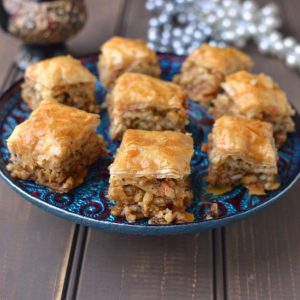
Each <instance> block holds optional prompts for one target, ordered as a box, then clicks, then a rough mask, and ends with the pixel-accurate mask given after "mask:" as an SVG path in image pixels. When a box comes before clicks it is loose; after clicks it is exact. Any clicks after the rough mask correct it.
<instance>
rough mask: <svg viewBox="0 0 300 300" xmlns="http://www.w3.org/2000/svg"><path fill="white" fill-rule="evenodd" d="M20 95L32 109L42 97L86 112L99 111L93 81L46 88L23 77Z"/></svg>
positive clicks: (38, 103)
mask: <svg viewBox="0 0 300 300" xmlns="http://www.w3.org/2000/svg"><path fill="white" fill-rule="evenodd" d="M22 97H23V99H24V101H25V102H26V103H27V105H28V106H29V107H30V108H31V109H33V110H34V109H36V108H38V106H39V105H40V103H41V101H43V100H44V99H48V98H52V99H55V100H56V101H58V102H60V103H63V104H66V105H70V106H74V107H76V108H79V109H82V110H85V111H87V112H92V113H97V112H99V106H98V105H97V104H96V94H95V84H94V82H87V83H78V84H70V85H62V86H56V87H53V88H48V87H45V86H43V85H42V84H40V83H36V82H33V81H30V80H29V79H25V82H24V84H23V85H22Z"/></svg>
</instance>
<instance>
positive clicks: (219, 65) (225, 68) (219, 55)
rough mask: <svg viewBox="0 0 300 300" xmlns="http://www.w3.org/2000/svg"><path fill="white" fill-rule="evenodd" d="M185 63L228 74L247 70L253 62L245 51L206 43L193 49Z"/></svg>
mask: <svg viewBox="0 0 300 300" xmlns="http://www.w3.org/2000/svg"><path fill="white" fill-rule="evenodd" d="M186 62H187V64H189V63H191V62H192V63H194V64H195V65H198V66H202V67H204V68H208V69H213V70H214V71H218V72H220V73H222V74H223V75H228V74H231V73H234V72H237V71H240V70H249V69H250V68H251V67H252V65H253V62H252V60H251V58H250V57H249V56H248V55H246V54H245V53H243V52H241V51H239V50H238V49H236V48H231V47H226V48H220V47H212V46H209V45H207V44H205V45H203V46H201V47H200V48H198V49H196V50H194V51H193V52H192V53H191V54H190V55H189V56H188V58H187V59H186Z"/></svg>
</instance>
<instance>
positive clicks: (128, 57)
mask: <svg viewBox="0 0 300 300" xmlns="http://www.w3.org/2000/svg"><path fill="white" fill-rule="evenodd" d="M98 71H99V78H100V81H101V83H102V84H103V85H104V86H105V87H106V88H111V87H112V86H113V84H114V83H115V80H116V79H117V78H118V77H119V76H120V75H121V74H123V73H125V72H136V73H142V74H147V75H150V76H153V77H159V76H160V72H161V71H160V66H159V61H158V57H157V55H156V53H155V52H154V51H152V50H151V49H149V48H148V47H147V44H146V43H145V42H144V41H143V40H139V39H130V38H124V37H113V38H111V39H110V40H108V41H107V42H105V43H104V44H103V45H102V46H101V47H100V56H99V63H98Z"/></svg>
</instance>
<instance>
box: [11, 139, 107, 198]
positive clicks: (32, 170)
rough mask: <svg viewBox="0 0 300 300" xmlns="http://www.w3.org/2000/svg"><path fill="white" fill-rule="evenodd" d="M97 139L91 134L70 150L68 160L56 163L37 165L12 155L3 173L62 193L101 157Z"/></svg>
mask: <svg viewBox="0 0 300 300" xmlns="http://www.w3.org/2000/svg"><path fill="white" fill-rule="evenodd" d="M103 149H104V142H103V140H102V138H101V137H99V136H97V135H96V134H92V135H91V136H90V138H89V139H87V142H86V143H84V144H83V145H82V148H80V149H70V153H68V156H66V157H64V158H62V159H61V160H60V161H57V162H56V164H55V168H52V167H51V166H52V165H53V161H45V160H42V161H39V160H34V159H32V157H22V156H16V155H12V157H11V163H10V164H9V165H8V166H7V169H8V170H9V171H10V172H11V175H12V176H13V177H16V178H20V179H23V180H33V181H35V182H36V183H38V184H41V185H45V186H48V187H49V188H50V189H52V190H54V191H56V192H59V193H65V192H68V191H69V190H71V189H72V188H74V187H76V186H78V185H79V184H81V183H82V182H83V179H84V177H85V176H86V173H87V168H88V166H89V165H91V164H92V163H93V162H94V161H95V160H96V159H98V158H99V157H100V156H101V155H103V153H104V150H103Z"/></svg>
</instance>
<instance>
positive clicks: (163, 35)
mask: <svg viewBox="0 0 300 300" xmlns="http://www.w3.org/2000/svg"><path fill="white" fill-rule="evenodd" d="M146 9H147V10H150V11H154V12H155V13H156V14H155V17H152V18H151V19H150V20H149V29H148V42H149V46H150V47H151V48H152V49H155V50H157V51H160V52H172V53H175V54H177V55H186V54H189V53H190V52H191V51H193V50H194V49H196V48H198V47H199V45H201V44H202V43H208V44H210V45H212V46H218V47H224V46H226V45H233V46H235V47H238V48H243V47H244V46H245V45H246V43H247V42H248V41H249V40H253V41H254V42H255V43H256V45H257V47H258V49H259V51H260V52H261V53H263V54H269V55H273V56H275V57H278V58H280V59H282V60H284V61H285V63H286V65H287V66H288V67H290V68H300V44H299V43H298V42H297V41H296V40H295V39H294V38H293V37H284V36H283V35H282V34H281V33H280V32H279V29H280V27H281V19H280V16H279V8H278V6H277V5H275V4H273V3H270V4H267V5H266V6H264V7H262V8H259V7H258V5H257V4H256V3H255V1H250V0H246V1H239V0H147V1H146Z"/></svg>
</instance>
